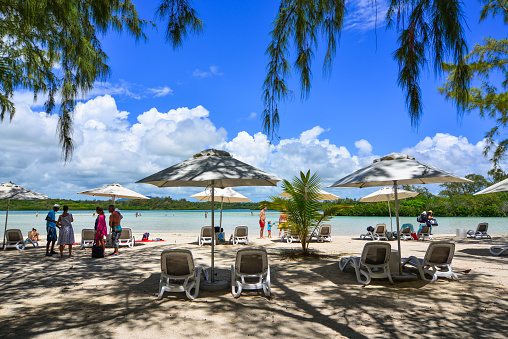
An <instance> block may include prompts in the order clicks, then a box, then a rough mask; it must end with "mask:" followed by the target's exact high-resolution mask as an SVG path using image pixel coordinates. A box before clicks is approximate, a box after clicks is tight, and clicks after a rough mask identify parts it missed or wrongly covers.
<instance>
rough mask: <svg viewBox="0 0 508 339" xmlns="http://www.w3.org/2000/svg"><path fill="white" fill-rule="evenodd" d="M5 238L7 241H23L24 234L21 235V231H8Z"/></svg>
mask: <svg viewBox="0 0 508 339" xmlns="http://www.w3.org/2000/svg"><path fill="white" fill-rule="evenodd" d="M5 237H6V238H7V241H16V242H17V241H23V233H21V230H7V234H6V236H5Z"/></svg>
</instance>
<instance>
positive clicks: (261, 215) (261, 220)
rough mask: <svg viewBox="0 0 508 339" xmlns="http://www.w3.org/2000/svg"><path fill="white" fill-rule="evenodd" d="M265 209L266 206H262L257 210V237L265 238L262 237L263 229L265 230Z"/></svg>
mask: <svg viewBox="0 0 508 339" xmlns="http://www.w3.org/2000/svg"><path fill="white" fill-rule="evenodd" d="M265 211H266V207H263V208H262V209H261V212H259V227H260V228H261V231H260V232H259V239H264V238H265V237H263V231H264V230H265V220H266V215H265Z"/></svg>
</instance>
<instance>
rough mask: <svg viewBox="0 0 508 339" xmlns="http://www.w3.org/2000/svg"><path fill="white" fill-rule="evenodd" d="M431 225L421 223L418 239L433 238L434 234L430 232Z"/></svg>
mask: <svg viewBox="0 0 508 339" xmlns="http://www.w3.org/2000/svg"><path fill="white" fill-rule="evenodd" d="M430 231H431V227H430V226H428V225H427V224H420V229H419V230H418V240H425V237H427V238H429V239H432V235H431V234H430Z"/></svg>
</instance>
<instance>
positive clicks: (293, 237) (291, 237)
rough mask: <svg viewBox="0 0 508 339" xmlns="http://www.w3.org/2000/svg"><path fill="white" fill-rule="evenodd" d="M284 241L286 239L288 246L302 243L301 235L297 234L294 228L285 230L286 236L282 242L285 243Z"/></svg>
mask: <svg viewBox="0 0 508 339" xmlns="http://www.w3.org/2000/svg"><path fill="white" fill-rule="evenodd" d="M284 239H286V242H287V243H288V244H291V243H292V242H294V241H300V234H298V233H296V232H295V231H294V230H293V229H292V228H288V229H286V230H284V236H283V237H282V239H281V241H284Z"/></svg>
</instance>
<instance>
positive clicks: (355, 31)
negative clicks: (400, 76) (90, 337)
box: [0, 0, 506, 201]
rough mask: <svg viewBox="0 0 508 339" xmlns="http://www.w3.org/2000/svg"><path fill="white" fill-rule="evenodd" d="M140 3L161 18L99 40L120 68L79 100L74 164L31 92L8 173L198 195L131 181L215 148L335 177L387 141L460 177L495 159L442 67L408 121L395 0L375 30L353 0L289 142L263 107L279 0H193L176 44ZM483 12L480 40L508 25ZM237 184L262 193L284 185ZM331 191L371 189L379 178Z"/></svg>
mask: <svg viewBox="0 0 508 339" xmlns="http://www.w3.org/2000/svg"><path fill="white" fill-rule="evenodd" d="M134 3H135V4H136V6H137V8H138V11H139V13H140V16H141V17H142V18H144V19H148V20H154V22H156V24H157V29H154V28H152V27H146V29H145V32H146V34H147V36H148V41H146V42H137V43H136V42H135V41H134V40H133V39H132V38H131V37H130V36H128V35H127V34H116V33H112V34H109V35H107V36H105V37H104V38H103V39H102V46H103V48H104V50H105V51H106V53H107V54H108V55H109V57H110V59H109V65H110V67H111V77H110V78H109V79H107V81H106V82H105V83H101V84H97V86H96V89H95V90H94V91H93V92H92V93H90V94H89V95H88V96H87V97H86V98H84V99H83V101H82V104H80V105H79V107H78V108H77V112H76V133H75V141H76V152H75V156H74V158H73V161H72V162H71V163H69V164H64V163H62V161H61V159H60V153H59V148H58V145H57V144H56V142H57V140H56V137H55V126H56V125H55V124H56V116H50V117H46V116H45V115H44V114H40V111H42V108H41V107H40V103H41V102H39V103H35V104H34V103H33V102H32V101H31V99H30V93H27V92H26V91H22V90H20V91H18V92H17V95H16V107H17V112H18V113H17V115H16V117H15V118H14V121H13V122H12V123H8V122H4V123H3V124H1V125H0V149H1V152H2V153H3V154H4V159H5V161H3V162H2V166H0V180H1V181H2V182H4V181H14V182H16V183H18V184H21V185H24V186H26V187H27V188H31V189H34V190H37V191H40V192H41V193H45V194H47V195H49V196H50V197H53V198H74V199H79V198H84V197H83V196H80V195H76V194H75V193H76V192H78V191H81V190H85V189H90V188H94V187H97V186H101V185H105V184H108V183H113V182H115V181H118V182H119V183H121V184H123V185H125V186H128V187H130V188H132V189H135V190H137V191H139V192H141V193H144V194H148V195H161V196H167V195H170V196H172V197H175V198H182V197H184V198H187V197H188V196H189V195H191V194H194V193H197V192H198V191H199V189H191V188H175V189H158V188H155V187H151V186H148V185H139V184H137V185H136V184H134V182H135V181H136V180H139V179H141V178H143V177H145V176H147V175H149V174H151V173H153V172H155V171H158V170H160V169H163V168H166V167H169V166H171V165H173V164H175V163H177V162H179V161H181V160H184V159H186V158H189V157H190V156H192V155H193V154H194V153H196V152H199V151H200V150H202V149H205V148H209V147H220V148H224V149H226V150H228V151H230V152H231V153H232V154H233V155H234V156H235V157H237V158H239V159H241V160H243V161H246V162H248V163H250V164H252V165H254V166H257V167H260V168H262V169H263V170H265V171H267V172H270V173H274V174H276V175H278V176H279V177H282V178H287V179H289V178H291V177H292V176H293V175H295V174H297V173H298V171H299V170H307V169H309V168H310V169H311V170H313V171H318V172H319V173H320V174H321V176H322V178H323V182H324V184H325V185H328V184H330V183H332V182H333V181H335V180H337V179H340V178H341V177H343V176H344V175H347V174H349V173H350V172H352V171H354V170H356V169H358V168H360V167H363V166H365V165H367V164H368V163H370V162H371V161H372V160H373V159H374V158H376V157H379V156H382V155H385V154H387V153H390V152H401V151H402V152H407V153H409V154H411V155H413V156H415V157H416V158H417V160H421V161H423V162H426V163H429V164H431V165H434V166H436V167H440V168H443V169H446V170H449V171H452V172H454V173H457V174H460V175H466V174H468V173H472V172H475V173H480V174H483V175H485V174H486V172H487V171H488V170H489V169H490V165H489V164H488V161H487V160H486V159H484V158H483V157H482V155H481V151H482V149H483V144H482V139H483V136H484V134H485V132H486V131H487V130H488V129H490V127H491V121H488V120H483V119H480V118H479V117H478V115H477V114H475V113H473V114H470V115H467V116H465V117H464V118H463V119H458V117H457V112H456V110H455V107H454V106H453V104H452V103H450V102H446V101H445V99H444V97H443V96H441V95H440V94H439V93H438V91H437V87H438V86H439V85H440V84H442V82H443V80H444V76H441V77H436V76H435V75H434V72H433V70H432V68H431V67H430V66H429V69H428V70H427V71H426V72H425V73H424V74H423V75H422V78H421V86H422V93H423V100H424V115H423V118H422V121H421V123H420V125H419V127H418V129H415V128H412V127H411V125H410V118H409V116H408V114H407V111H406V109H405V101H404V95H403V93H402V90H401V89H400V88H399V87H398V86H397V78H396V77H397V72H398V66H397V64H396V63H395V62H394V60H393V58H392V53H393V51H394V50H395V48H396V33H395V32H394V31H393V30H386V29H385V22H384V14H383V13H384V10H385V8H386V1H378V6H379V7H378V28H377V31H375V30H374V22H375V10H374V8H372V7H371V1H370V0H361V1H359V0H355V1H351V2H350V3H349V7H348V8H349V14H348V16H347V17H346V25H345V29H344V31H343V33H342V37H341V40H340V45H339V47H338V50H337V55H336V57H335V61H334V65H333V72H332V74H331V76H330V77H328V78H326V79H323V76H322V71H321V69H322V62H323V57H324V52H325V44H320V46H319V47H318V50H317V53H316V55H315V58H314V62H313V80H312V89H311V93H310V97H309V98H308V99H307V100H303V101H302V100H300V91H299V87H300V86H299V79H298V77H297V76H296V73H295V72H293V75H294V77H293V78H292V79H291V80H290V82H289V88H290V89H291V90H292V91H294V99H293V100H291V101H289V102H287V103H283V104H281V106H280V112H281V126H280V129H279V131H278V134H279V137H280V141H279V140H272V143H271V144H269V141H270V139H269V138H267V137H266V136H264V135H263V134H262V126H261V120H260V116H261V112H262V111H263V103H262V100H261V96H262V83H263V80H264V77H265V68H266V65H267V62H268V59H267V57H266V56H265V54H264V52H265V50H266V47H267V46H268V43H269V41H270V36H269V32H270V30H271V23H272V21H273V20H274V18H275V14H276V12H277V8H278V4H277V1H220V2H219V1H195V6H196V9H197V11H198V13H199V16H200V18H201V19H202V20H203V22H204V24H205V29H204V32H203V34H201V35H199V36H191V37H190V39H188V40H187V41H186V42H185V43H184V45H183V47H182V48H180V49H178V50H176V51H175V50H173V49H172V48H171V46H170V45H168V44H167V43H165V41H164V25H163V23H161V22H159V21H157V20H155V18H154V9H155V7H156V5H157V1H134ZM479 12H480V3H479V2H476V1H468V2H466V3H465V15H466V22H467V24H468V26H469V30H468V31H467V37H468V43H469V47H470V49H472V47H473V46H474V44H475V43H478V42H480V41H481V39H482V37H484V36H492V37H495V38H501V37H504V36H503V33H506V27H505V26H504V25H502V23H501V20H496V21H492V20H489V21H488V22H485V23H482V24H478V18H479ZM376 36H377V37H376ZM376 39H377V48H376ZM291 61H292V62H293V61H294V59H291ZM429 189H431V190H433V191H437V190H438V189H439V186H438V185H429ZM239 191H241V192H242V193H243V194H246V195H248V196H250V197H251V199H252V200H255V201H258V200H262V199H265V198H266V196H267V195H269V194H275V193H278V191H277V189H267V188H241V189H239ZM330 191H333V192H334V193H336V194H338V195H340V196H343V197H345V196H348V197H361V196H363V195H366V194H368V193H370V191H372V189H371V190H366V189H365V190H358V189H330Z"/></svg>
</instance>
